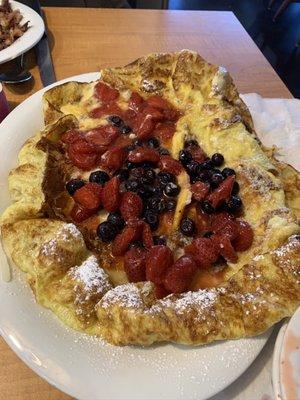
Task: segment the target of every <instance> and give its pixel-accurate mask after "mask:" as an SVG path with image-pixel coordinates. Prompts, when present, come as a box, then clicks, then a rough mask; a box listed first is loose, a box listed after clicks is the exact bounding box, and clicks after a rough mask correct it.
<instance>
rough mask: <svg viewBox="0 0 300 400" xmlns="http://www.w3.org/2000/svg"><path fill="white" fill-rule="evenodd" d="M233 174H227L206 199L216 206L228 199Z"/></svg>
mask: <svg viewBox="0 0 300 400" xmlns="http://www.w3.org/2000/svg"><path fill="white" fill-rule="evenodd" d="M234 180H235V176H234V175H230V176H228V177H227V178H226V179H225V180H224V181H223V182H221V183H220V185H219V186H218V187H217V188H216V189H215V190H214V191H213V192H212V193H210V195H209V196H208V197H207V200H208V201H209V202H210V203H211V205H212V206H213V207H214V208H216V207H218V206H220V205H221V204H222V203H223V202H224V201H226V200H228V199H229V197H230V195H231V191H232V187H233V184H234Z"/></svg>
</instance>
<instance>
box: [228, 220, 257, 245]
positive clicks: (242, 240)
mask: <svg viewBox="0 0 300 400" xmlns="http://www.w3.org/2000/svg"><path fill="white" fill-rule="evenodd" d="M236 223H237V229H238V235H237V238H236V239H234V241H233V242H232V243H233V247H234V248H235V250H236V251H245V250H248V249H249V247H250V246H251V245H252V242H253V230H252V228H251V226H250V225H249V224H248V222H246V221H236Z"/></svg>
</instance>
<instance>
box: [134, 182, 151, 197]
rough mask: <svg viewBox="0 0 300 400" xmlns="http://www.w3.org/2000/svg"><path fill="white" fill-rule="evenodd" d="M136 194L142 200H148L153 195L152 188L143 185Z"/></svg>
mask: <svg viewBox="0 0 300 400" xmlns="http://www.w3.org/2000/svg"><path fill="white" fill-rule="evenodd" d="M137 194H138V195H139V196H140V197H141V198H142V199H143V200H146V199H149V197H151V196H152V195H153V190H152V187H151V186H149V185H143V186H141V187H140V188H139V189H138V190H137Z"/></svg>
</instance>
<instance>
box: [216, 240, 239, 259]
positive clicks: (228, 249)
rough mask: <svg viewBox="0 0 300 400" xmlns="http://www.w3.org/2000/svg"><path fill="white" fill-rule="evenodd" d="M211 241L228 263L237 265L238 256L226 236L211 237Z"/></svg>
mask: <svg viewBox="0 0 300 400" xmlns="http://www.w3.org/2000/svg"><path fill="white" fill-rule="evenodd" d="M211 241H212V242H213V243H214V245H215V246H216V249H217V250H218V251H219V253H220V254H221V256H222V257H224V258H225V260H226V261H229V262H232V263H236V262H237V260H238V256H237V254H236V252H235V250H234V248H233V247H232V244H231V241H230V238H229V237H228V236H227V235H225V234H217V235H213V236H212V237H211Z"/></svg>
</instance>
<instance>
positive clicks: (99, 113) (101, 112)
mask: <svg viewBox="0 0 300 400" xmlns="http://www.w3.org/2000/svg"><path fill="white" fill-rule="evenodd" d="M122 114H123V111H122V110H121V108H120V107H119V106H118V105H117V104H116V103H106V104H102V106H100V107H96V108H94V109H93V110H92V111H90V112H89V117H91V118H102V117H104V116H106V115H118V116H120V117H121V116H122Z"/></svg>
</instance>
